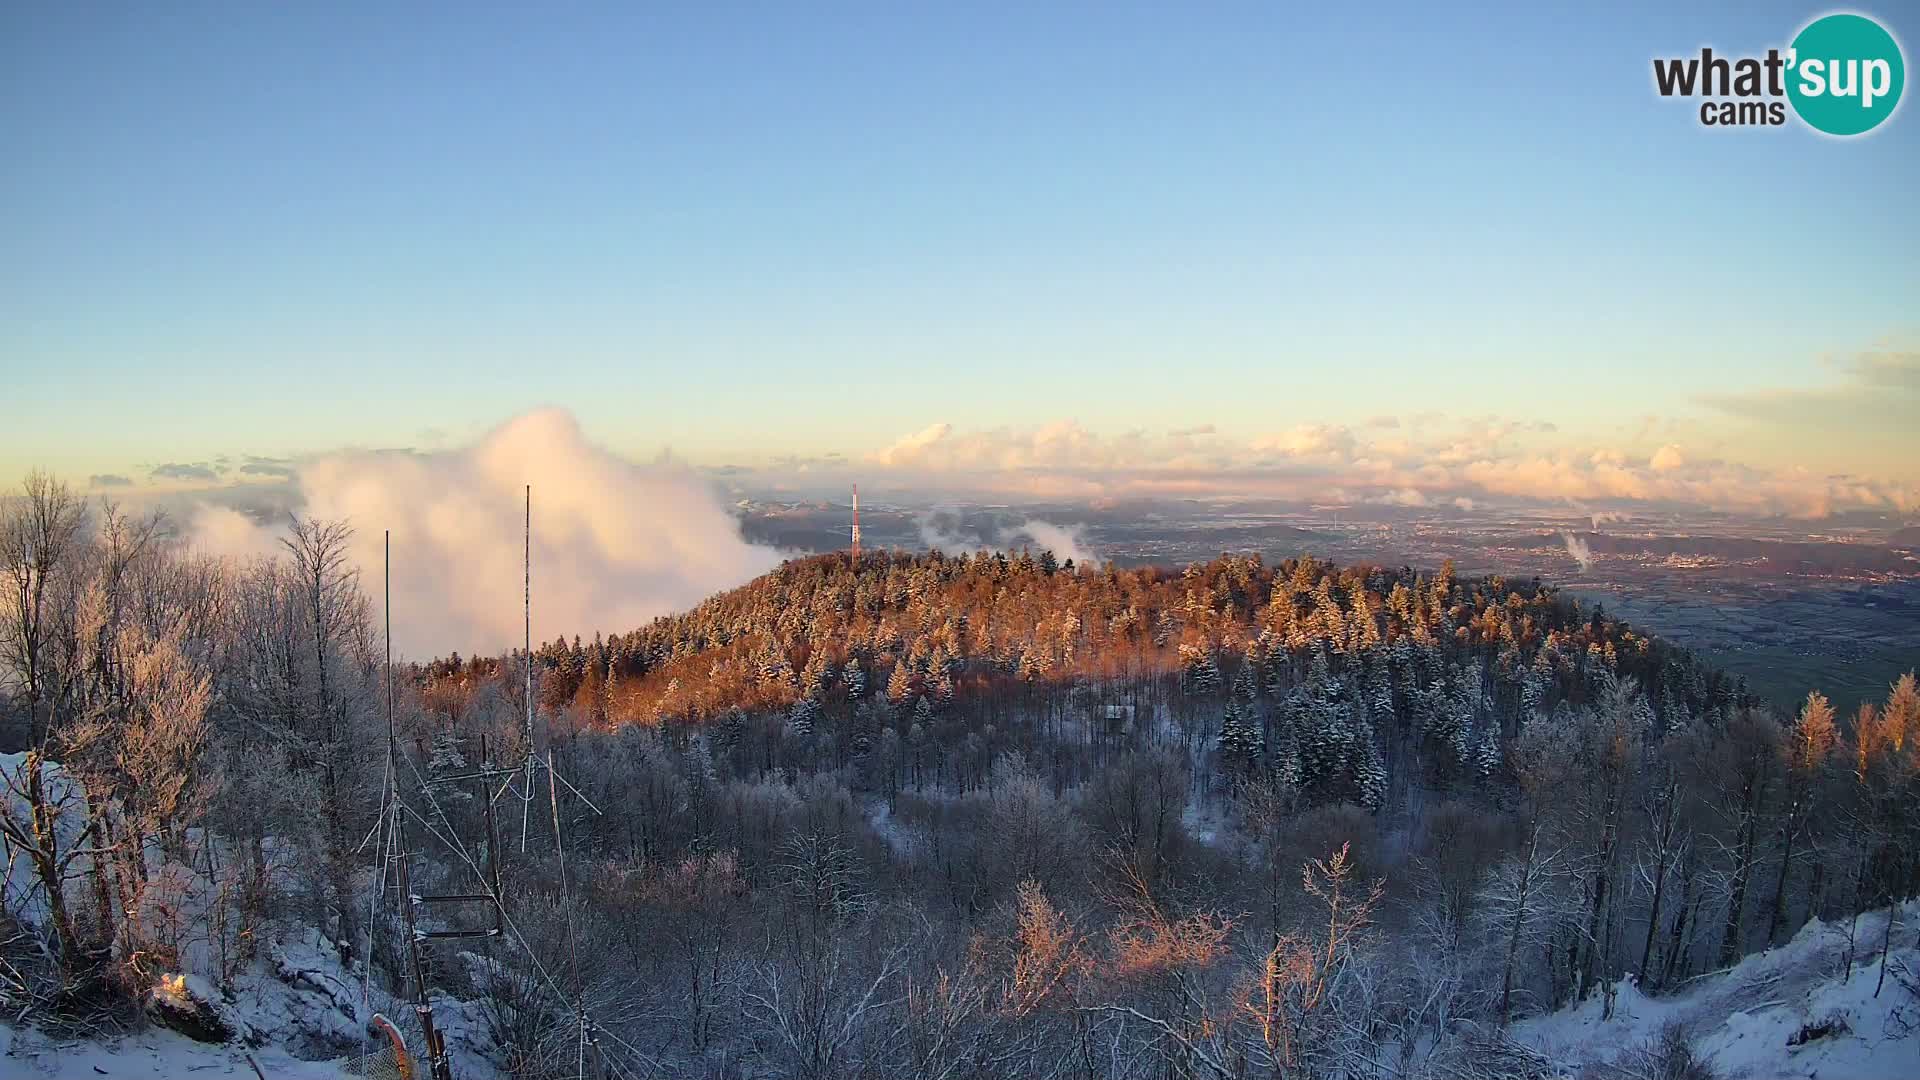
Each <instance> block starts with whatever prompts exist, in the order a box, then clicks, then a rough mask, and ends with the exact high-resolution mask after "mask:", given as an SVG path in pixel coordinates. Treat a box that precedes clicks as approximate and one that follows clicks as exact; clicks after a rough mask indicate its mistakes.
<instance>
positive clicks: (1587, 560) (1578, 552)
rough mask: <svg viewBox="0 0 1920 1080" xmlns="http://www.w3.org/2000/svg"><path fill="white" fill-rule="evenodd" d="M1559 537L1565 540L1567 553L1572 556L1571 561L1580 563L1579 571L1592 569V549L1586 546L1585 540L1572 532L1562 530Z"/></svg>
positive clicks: (1583, 571)
mask: <svg viewBox="0 0 1920 1080" xmlns="http://www.w3.org/2000/svg"><path fill="white" fill-rule="evenodd" d="M1560 539H1561V540H1563V541H1565V542H1566V545H1567V554H1569V555H1571V556H1573V561H1574V562H1577V563H1579V564H1580V572H1581V573H1583V574H1584V573H1586V572H1587V571H1589V570H1591V569H1593V549H1592V548H1590V547H1588V546H1587V542H1586V541H1585V540H1583V539H1581V538H1580V537H1577V536H1575V535H1573V534H1572V533H1564V532H1563V533H1561V534H1560Z"/></svg>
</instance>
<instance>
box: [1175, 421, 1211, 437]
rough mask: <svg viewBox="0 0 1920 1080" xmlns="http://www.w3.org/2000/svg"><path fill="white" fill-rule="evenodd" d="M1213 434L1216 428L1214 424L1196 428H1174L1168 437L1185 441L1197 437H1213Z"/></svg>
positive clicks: (1201, 425)
mask: <svg viewBox="0 0 1920 1080" xmlns="http://www.w3.org/2000/svg"><path fill="white" fill-rule="evenodd" d="M1213 433H1214V428H1213V425H1212V424H1200V425H1197V426H1195V427H1184V428H1174V429H1173V430H1172V431H1169V432H1167V435H1168V436H1170V437H1172V438H1175V439H1184V438H1191V437H1193V436H1195V435H1212V434H1213Z"/></svg>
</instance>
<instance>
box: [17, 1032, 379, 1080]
mask: <svg viewBox="0 0 1920 1080" xmlns="http://www.w3.org/2000/svg"><path fill="white" fill-rule="evenodd" d="M249 1054H251V1055H252V1057H253V1060H255V1061H257V1062H259V1064H260V1070H261V1072H262V1073H264V1074H265V1075H266V1076H268V1077H270V1078H271V1080H343V1078H345V1077H347V1076H349V1075H350V1074H349V1073H347V1072H345V1071H343V1070H342V1068H341V1066H340V1063H339V1062H337V1061H298V1060H295V1059H294V1058H291V1057H289V1056H287V1054H286V1052H285V1051H283V1050H279V1049H275V1048H272V1047H267V1048H263V1049H259V1050H247V1049H245V1048H243V1047H228V1046H209V1045H207V1044H206V1043H197V1042H194V1041H193V1040H191V1039H189V1038H187V1037H185V1036H183V1035H175V1034H174V1033H173V1032H171V1031H161V1030H153V1031H147V1032H142V1033H140V1034H137V1035H130V1036H128V1037H126V1038H124V1039H118V1040H115V1041H113V1042H109V1043H100V1042H75V1041H68V1040H61V1041H55V1040H51V1039H48V1038H46V1037H45V1036H43V1035H41V1034H39V1033H37V1032H31V1031H27V1032H22V1031H19V1030H16V1029H14V1028H11V1027H8V1026H6V1025H5V1024H0V1074H4V1075H6V1076H8V1077H18V1078H19V1080H37V1078H42V1077H44V1078H47V1080H100V1077H102V1076H108V1077H129V1078H131V1077H141V1078H144V1077H155V1078H159V1077H168V1078H171V1077H189V1076H191V1077H208V1078H213V1077H222V1076H240V1077H248V1078H249V1080H251V1078H252V1077H253V1076H254V1071H253V1067H252V1066H251V1065H249V1064H247V1055H249Z"/></svg>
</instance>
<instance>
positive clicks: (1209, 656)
mask: <svg viewBox="0 0 1920 1080" xmlns="http://www.w3.org/2000/svg"><path fill="white" fill-rule="evenodd" d="M1180 659H1181V661H1182V664H1183V671H1182V673H1181V679H1180V681H1181V686H1182V688H1183V689H1185V690H1186V692H1187V695H1188V696H1189V697H1212V696H1213V695H1215V694H1218V693H1219V692H1220V668H1219V667H1218V666H1217V665H1215V664H1214V662H1213V653H1212V652H1211V651H1210V650H1208V649H1203V648H1200V647H1199V646H1196V645H1182V646H1180Z"/></svg>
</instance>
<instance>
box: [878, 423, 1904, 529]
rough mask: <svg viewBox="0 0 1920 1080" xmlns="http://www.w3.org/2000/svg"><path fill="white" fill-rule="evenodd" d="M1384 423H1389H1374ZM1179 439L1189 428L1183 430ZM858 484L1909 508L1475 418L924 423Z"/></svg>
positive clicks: (1875, 482) (1890, 497)
mask: <svg viewBox="0 0 1920 1080" xmlns="http://www.w3.org/2000/svg"><path fill="white" fill-rule="evenodd" d="M1388 420H1392V422H1391V423H1388V422H1387V421H1388ZM1195 432H1205V433H1206V434H1207V435H1208V437H1206V438H1199V437H1196V436H1195V434H1194V433H1195ZM865 465H866V467H867V468H868V469H869V470H872V471H878V472H879V473H881V474H882V475H881V476H880V477H875V478H873V480H871V481H869V482H870V483H874V484H875V490H879V482H885V481H891V482H894V483H897V484H899V485H900V486H910V487H919V488H926V489H931V490H946V491H972V492H978V493H982V494H990V493H997V494H1007V495H1025V496H1029V497H1034V498H1103V497H1122V496H1145V495H1174V496H1188V497H1192V496H1229V495H1246V496H1270V497H1279V498H1299V499H1311V500H1320V501H1356V502H1370V503H1380V504H1385V505H1396V506H1405V507H1422V506H1443V505H1452V506H1462V507H1466V506H1472V505H1474V504H1475V503H1476V502H1479V501H1485V500H1489V499H1495V500H1497V499H1510V500H1533V501H1545V502H1559V503H1565V502H1573V503H1587V502H1593V503H1609V502H1616V503H1646V504H1676V505H1688V506H1695V507H1702V508H1707V509H1713V510H1722V511H1728V512H1735V513H1748V514H1769V515H1771V514H1785V515H1790V516H1794V517H1802V518H1821V517H1826V516H1828V515H1830V514H1833V513H1835V512H1839V511H1845V510H1855V509H1869V510H1886V511H1894V512H1899V513H1907V512H1913V511H1915V510H1920V485H1916V484H1913V483H1902V482H1900V481H1897V480H1888V479H1884V478H1869V477H1858V476H1850V475H1843V474H1834V473H1824V472H1819V471H1816V470H1813V469H1808V468H1799V467H1796V468H1785V469H1771V470H1770V469H1764V468H1759V467H1755V466H1751V465H1746V464H1742V463H1739V462H1736V461H1731V460H1727V459H1725V458H1722V457H1717V456H1714V455H1712V454H1709V453H1701V452H1698V451H1695V450H1693V449H1691V448H1690V447H1689V446H1688V445H1687V444H1686V443H1685V442H1683V441H1670V442H1664V443H1662V444H1661V445H1660V446H1658V447H1657V448H1656V449H1654V450H1652V451H1651V452H1646V451H1639V452H1636V451H1632V450H1628V449H1623V448H1621V447H1618V446H1605V445H1583V444H1579V443H1577V442H1572V441H1568V440H1564V439H1558V438H1556V437H1555V428H1554V426H1553V425H1551V424H1545V423H1537V422H1536V423H1522V422H1517V421H1510V420H1500V419H1478V420H1471V421H1466V422H1464V423H1461V424H1459V425H1457V426H1452V427H1447V426H1444V425H1441V424H1439V423H1437V422H1435V421H1434V420H1433V418H1431V417H1424V418H1419V419H1418V421H1417V422H1413V423H1409V424H1407V425H1402V424H1401V423H1400V422H1399V421H1398V420H1397V419H1394V418H1383V417H1375V418H1374V419H1372V420H1371V421H1369V422H1368V423H1367V424H1366V425H1365V426H1363V427H1350V426H1347V425H1342V424H1300V425H1296V426H1294V427H1291V428H1287V429H1284V430H1281V431H1276V432H1273V433H1270V434H1266V435H1262V436H1258V437H1255V438H1252V439H1242V440H1232V439H1228V438H1226V437H1224V436H1222V437H1212V432H1211V428H1208V427H1202V428H1193V429H1184V430H1179V431H1173V432H1169V433H1168V434H1166V435H1165V436H1160V437H1155V436H1152V435H1150V434H1148V433H1146V432H1140V431H1134V432H1127V433H1124V434H1122V435H1119V436H1113V437H1106V436H1101V435H1099V434H1097V433H1094V432H1092V431H1089V430H1087V429H1085V428H1083V427H1081V426H1080V425H1079V424H1077V423H1075V422H1073V421H1070V420H1062V421H1057V422H1054V423H1051V424H1047V425H1045V426H1042V427H1038V428H1032V429H1013V428H994V429H988V430H975V431H961V430H958V429H956V428H955V427H954V425H952V424H950V423H945V422H942V423H936V424H932V425H930V426H928V427H925V428H923V429H921V430H919V431H916V432H913V433H910V434H907V435H904V436H902V437H901V438H899V439H898V440H896V441H894V442H893V443H891V444H889V445H887V446H885V447H883V448H881V449H880V450H877V451H875V452H874V453H872V454H870V455H868V457H867V459H866V461H865Z"/></svg>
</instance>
